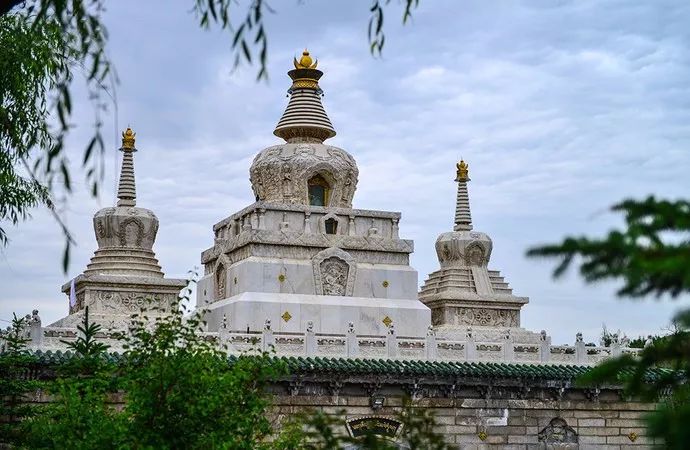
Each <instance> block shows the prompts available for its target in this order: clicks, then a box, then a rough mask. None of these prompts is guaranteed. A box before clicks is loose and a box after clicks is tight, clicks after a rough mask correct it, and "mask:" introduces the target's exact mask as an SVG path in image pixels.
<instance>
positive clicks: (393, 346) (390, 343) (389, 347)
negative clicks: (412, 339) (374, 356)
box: [386, 323, 398, 358]
mask: <svg viewBox="0 0 690 450" xmlns="http://www.w3.org/2000/svg"><path fill="white" fill-rule="evenodd" d="M386 351H387V354H388V357H389V358H397V357H398V338H397V336H396V335H395V324H392V323H391V325H390V326H389V327H388V334H387V335H386Z"/></svg>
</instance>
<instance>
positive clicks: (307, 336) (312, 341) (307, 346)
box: [304, 320, 316, 356]
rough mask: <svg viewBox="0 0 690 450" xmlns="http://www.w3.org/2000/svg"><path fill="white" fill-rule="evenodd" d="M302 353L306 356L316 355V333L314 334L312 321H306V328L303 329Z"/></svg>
mask: <svg viewBox="0 0 690 450" xmlns="http://www.w3.org/2000/svg"><path fill="white" fill-rule="evenodd" d="M304 353H305V354H306V355H307V356H314V355H316V335H315V334H314V322H312V321H311V320H310V321H308V322H307V329H306V330H305V331H304Z"/></svg>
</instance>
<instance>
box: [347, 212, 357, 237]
mask: <svg viewBox="0 0 690 450" xmlns="http://www.w3.org/2000/svg"><path fill="white" fill-rule="evenodd" d="M356 234H357V229H356V228H355V216H350V221H349V222H348V224H347V235H348V236H354V235H356Z"/></svg>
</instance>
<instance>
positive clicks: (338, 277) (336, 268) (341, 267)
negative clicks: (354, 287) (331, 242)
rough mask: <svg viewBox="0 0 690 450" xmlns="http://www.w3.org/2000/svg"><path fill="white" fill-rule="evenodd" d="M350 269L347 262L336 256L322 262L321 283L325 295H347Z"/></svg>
mask: <svg viewBox="0 0 690 450" xmlns="http://www.w3.org/2000/svg"><path fill="white" fill-rule="evenodd" d="M348 270H349V267H348V265H347V263H346V262H345V261H343V260H342V259H340V258H337V257H335V256H332V257H330V258H328V259H326V260H324V261H323V262H322V263H321V283H322V285H323V293H324V295H345V287H346V285H347V271H348Z"/></svg>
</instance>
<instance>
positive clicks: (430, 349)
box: [425, 325, 438, 361]
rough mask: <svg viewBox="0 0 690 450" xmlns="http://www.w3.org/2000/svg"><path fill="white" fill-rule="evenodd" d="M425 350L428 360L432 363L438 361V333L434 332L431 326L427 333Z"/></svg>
mask: <svg viewBox="0 0 690 450" xmlns="http://www.w3.org/2000/svg"><path fill="white" fill-rule="evenodd" d="M425 350H426V359H428V360H430V361H432V360H435V359H436V355H437V354H438V347H437V344H436V331H434V327H433V326H431V325H429V330H428V331H427V332H426V343H425Z"/></svg>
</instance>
